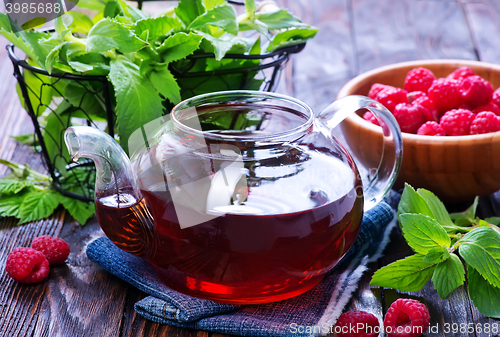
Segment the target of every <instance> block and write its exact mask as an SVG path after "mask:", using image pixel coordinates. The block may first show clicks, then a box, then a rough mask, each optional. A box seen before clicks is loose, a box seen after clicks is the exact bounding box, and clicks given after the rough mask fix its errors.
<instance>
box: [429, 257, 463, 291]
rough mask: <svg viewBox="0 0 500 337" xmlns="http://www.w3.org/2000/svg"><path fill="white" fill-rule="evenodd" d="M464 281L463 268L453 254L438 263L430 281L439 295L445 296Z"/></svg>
mask: <svg viewBox="0 0 500 337" xmlns="http://www.w3.org/2000/svg"><path fill="white" fill-rule="evenodd" d="M464 282H465V269H464V266H463V264H462V262H461V261H460V259H459V258H458V256H456V255H455V254H451V255H450V258H449V259H446V260H445V261H443V262H441V263H439V264H438V265H437V266H436V269H435V270H434V274H433V275H432V283H433V284H434V288H435V289H436V290H437V292H438V295H439V297H441V298H447V297H448V296H449V295H450V294H451V293H452V292H453V291H454V290H455V289H457V288H458V287H460V286H461V285H462V284H464Z"/></svg>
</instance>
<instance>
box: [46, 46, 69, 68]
mask: <svg viewBox="0 0 500 337" xmlns="http://www.w3.org/2000/svg"><path fill="white" fill-rule="evenodd" d="M68 43H69V42H63V43H61V44H59V45H58V46H57V47H55V48H54V49H52V50H51V52H50V53H49V55H47V58H46V59H45V69H46V70H47V71H48V72H49V74H50V73H52V68H53V66H54V62H55V61H56V58H58V57H59V53H60V52H61V49H62V48H63V47H64V46H65V45H66V44H68Z"/></svg>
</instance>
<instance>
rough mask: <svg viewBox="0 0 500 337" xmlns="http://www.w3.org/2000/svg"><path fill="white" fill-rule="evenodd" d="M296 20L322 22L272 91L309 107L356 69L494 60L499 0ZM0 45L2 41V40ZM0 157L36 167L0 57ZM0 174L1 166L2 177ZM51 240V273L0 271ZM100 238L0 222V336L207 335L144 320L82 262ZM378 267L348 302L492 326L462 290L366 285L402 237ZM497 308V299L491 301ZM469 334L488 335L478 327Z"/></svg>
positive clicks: (324, 1) (492, 204) (129, 295)
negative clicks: (17, 253)
mask: <svg viewBox="0 0 500 337" xmlns="http://www.w3.org/2000/svg"><path fill="white" fill-rule="evenodd" d="M280 3H281V4H282V5H283V6H284V7H288V8H289V9H291V11H292V12H294V13H295V14H296V15H297V16H299V17H301V18H302V19H303V21H305V22H307V23H311V24H314V25H316V26H318V27H319V28H320V32H319V33H318V35H317V36H316V38H315V39H314V40H312V41H310V42H309V43H308V44H307V47H306V48H305V50H304V51H302V52H301V53H300V54H298V55H294V56H293V59H292V60H291V62H290V63H289V64H288V67H287V68H286V71H284V73H283V74H282V79H281V82H280V85H279V88H278V92H282V93H285V94H288V95H291V96H294V97H296V98H298V99H301V100H303V101H304V102H306V103H308V104H309V105H311V106H312V107H313V108H314V109H315V110H316V111H319V110H320V109H322V108H324V107H326V106H327V105H328V104H329V103H330V102H332V101H333V100H334V99H335V96H336V95H337V92H338V91H339V89H340V87H341V86H342V85H343V84H345V83H346V82H347V81H348V80H349V79H351V78H353V77H354V76H356V75H358V74H359V73H362V72H364V71H367V70H370V69H373V68H375V67H378V66H382V65H387V64H390V63H394V62H400V61H408V60H417V59H431V58H457V59H469V60H481V61H487V62H493V63H500V3H499V2H498V0H456V1H453V0H434V1H425V0H421V1H407V0H282V1H280ZM0 44H1V45H0V49H1V50H4V46H5V45H6V44H7V41H6V40H5V39H4V38H1V39H0ZM0 74H1V75H0V78H1V79H2V82H1V83H0V97H1V104H0V157H1V158H5V159H8V160H14V161H17V162H21V163H28V164H29V165H31V166H32V167H34V168H37V169H39V170H41V171H43V167H41V162H40V158H39V156H38V154H35V153H31V152H30V151H29V149H28V148H27V147H25V146H22V145H19V144H18V143H16V142H15V141H14V140H12V139H11V138H9V135H20V134H24V133H27V132H30V131H31V130H32V126H31V123H30V121H29V119H28V117H27V114H26V113H25V112H24V110H23V109H22V108H21V106H20V104H19V100H18V98H17V95H16V92H15V80H14V78H13V76H12V65H11V64H10V61H9V60H8V58H7V53H6V52H5V51H3V52H1V53H0ZM6 173H7V170H6V168H5V167H0V176H3V175H4V174H6ZM480 208H481V211H482V212H483V214H484V215H493V214H496V215H498V213H499V212H498V211H500V204H499V202H498V201H497V198H495V195H493V196H491V197H489V198H483V199H482V200H481V205H480ZM42 234H48V235H53V236H58V237H61V238H63V239H65V240H66V241H68V242H69V244H70V246H71V249H72V253H71V254H70V257H69V260H68V261H67V263H66V264H63V265H61V266H58V267H54V268H52V270H51V274H50V277H49V278H48V279H47V280H46V281H45V282H42V283H39V284H36V285H23V284H20V283H17V282H15V281H13V280H12V279H10V278H9V277H8V276H7V275H6V273H5V272H4V271H3V268H4V265H5V259H6V257H7V254H8V253H9V252H10V251H11V250H12V249H13V248H15V247H19V246H28V245H29V244H30V242H31V240H32V239H33V238H34V237H36V236H39V235H42ZM101 235H103V234H102V232H101V230H100V228H99V226H98V224H97V222H96V220H95V219H92V220H91V221H89V223H88V224H87V225H86V226H84V227H81V226H80V225H79V224H78V223H76V222H75V221H73V220H72V219H71V218H70V216H69V215H68V214H67V213H65V212H64V211H62V210H61V211H58V212H57V213H56V214H55V215H54V216H53V217H51V218H50V219H48V220H44V221H37V222H34V223H30V224H27V225H24V226H17V225H16V223H15V222H14V221H13V220H12V219H0V247H2V248H1V250H0V266H1V271H0V336H2V337H14V336H22V337H24V336H33V337H35V336H36V337H38V336H50V337H57V336H71V337H74V336H86V337H88V336H99V337H103V336H213V337H216V336H217V337H221V336H222V335H220V334H213V333H209V332H205V331H194V330H188V329H181V328H175V327H171V326H167V325H160V324H156V323H152V322H149V321H147V320H145V319H144V318H142V317H140V316H138V315H137V314H136V313H135V312H134V308H133V305H134V303H135V302H136V301H138V300H139V299H141V298H143V297H144V296H145V294H144V293H142V292H140V291H138V290H136V289H134V288H133V287H131V286H129V285H127V284H126V283H125V282H123V281H121V280H119V279H118V278H116V277H114V276H112V275H110V274H109V273H107V272H105V271H103V270H102V269H101V268H100V267H98V266H97V265H96V264H94V263H93V262H91V261H90V260H88V259H87V257H86V255H85V250H84V248H85V244H86V242H88V241H89V240H90V239H92V238H94V237H96V236H101ZM385 253H386V254H385V257H383V258H382V259H381V260H380V261H379V263H378V264H376V265H372V266H371V270H370V271H369V272H368V273H367V274H366V275H365V277H364V278H363V280H362V282H361V285H360V287H359V290H358V291H357V293H356V294H355V296H354V298H353V300H352V301H351V302H350V303H349V305H348V307H349V308H350V309H353V308H356V309H362V310H367V311H370V312H373V313H375V314H376V315H377V316H379V317H382V316H383V314H384V313H385V311H386V310H387V308H388V306H389V305H390V303H392V301H394V300H395V299H396V298H398V297H401V296H404V297H411V298H416V299H418V300H420V301H422V302H424V303H425V304H426V305H427V306H428V308H429V310H430V312H431V318H432V319H431V325H436V324H439V332H438V333H431V334H430V335H432V336H438V335H439V336H451V335H457V336H469V334H468V333H461V332H458V333H456V334H452V333H451V332H450V333H445V331H444V329H443V328H444V324H445V323H449V324H452V323H458V324H460V323H481V324H482V325H484V324H485V323H490V324H493V323H500V321H499V320H492V319H488V318H485V317H484V316H482V315H481V314H480V313H478V311H477V310H476V309H475V308H474V306H473V305H472V304H471V302H470V300H469V299H468V297H467V294H466V290H465V288H463V287H462V288H459V289H458V290H457V291H456V292H454V293H453V295H452V296H451V298H450V299H448V300H441V299H439V297H438V296H437V293H436V291H434V290H433V289H432V285H431V284H430V283H429V284H428V285H427V286H426V287H425V288H424V289H423V290H422V291H420V292H418V293H412V294H404V293H400V292H398V291H394V290H391V289H379V288H373V287H370V286H369V285H368V283H369V280H370V274H371V273H372V272H373V270H376V269H377V268H378V267H379V266H381V265H385V264H387V263H389V262H392V261H394V260H396V259H399V258H402V257H404V256H405V255H407V254H408V253H409V248H408V247H407V246H406V245H405V244H404V240H403V239H402V236H401V234H400V233H399V232H398V231H394V232H393V234H392V241H391V243H390V245H389V246H388V248H387V249H386V252H385ZM499 305H500V303H499ZM471 335H477V336H495V335H498V334H494V333H490V334H487V333H484V332H481V333H480V332H478V331H476V332H475V333H473V334H471Z"/></svg>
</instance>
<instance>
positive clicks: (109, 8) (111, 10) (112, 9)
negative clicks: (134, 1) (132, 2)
mask: <svg viewBox="0 0 500 337" xmlns="http://www.w3.org/2000/svg"><path fill="white" fill-rule="evenodd" d="M119 14H123V13H122V10H121V8H120V5H119V4H118V2H117V1H108V2H107V3H106V6H105V7H104V11H103V13H102V15H103V16H104V17H105V18H111V19H113V18H115V17H116V16H117V15H119Z"/></svg>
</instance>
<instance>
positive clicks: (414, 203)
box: [398, 183, 434, 218]
mask: <svg viewBox="0 0 500 337" xmlns="http://www.w3.org/2000/svg"><path fill="white" fill-rule="evenodd" d="M404 213H417V214H418V213H420V214H423V215H427V216H430V217H431V218H433V217H434V214H433V213H432V211H431V209H430V207H429V205H427V202H426V201H425V199H424V198H423V197H422V196H421V195H420V194H418V193H417V192H416V191H415V190H414V189H413V187H411V186H410V185H409V184H407V183H405V188H404V190H403V194H402V195H401V200H400V201H399V205H398V216H399V215H401V214H404Z"/></svg>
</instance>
